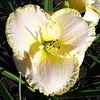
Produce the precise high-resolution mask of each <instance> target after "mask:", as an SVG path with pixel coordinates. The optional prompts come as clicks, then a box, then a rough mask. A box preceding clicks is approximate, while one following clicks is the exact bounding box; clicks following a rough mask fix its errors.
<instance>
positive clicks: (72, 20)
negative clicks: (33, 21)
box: [52, 9, 95, 65]
mask: <svg viewBox="0 0 100 100" xmlns="http://www.w3.org/2000/svg"><path fill="white" fill-rule="evenodd" d="M52 19H53V20H55V21H57V22H58V23H60V25H61V28H63V29H62V30H63V35H61V39H63V40H64V41H65V43H66V44H69V45H72V46H73V48H72V50H70V52H74V53H75V54H77V56H78V60H79V61H80V65H81V63H82V61H83V58H84V54H85V51H86V50H87V48H88V47H89V46H90V45H91V43H92V42H93V40H94V39H95V28H94V26H91V25H88V23H87V22H85V20H83V19H82V17H80V14H79V13H78V12H77V11H75V10H71V9H69V10H68V9H62V10H61V11H60V10H59V11H58V12H56V13H55V14H54V15H53V16H52ZM62 26H63V27H62ZM79 48H80V49H79Z"/></svg>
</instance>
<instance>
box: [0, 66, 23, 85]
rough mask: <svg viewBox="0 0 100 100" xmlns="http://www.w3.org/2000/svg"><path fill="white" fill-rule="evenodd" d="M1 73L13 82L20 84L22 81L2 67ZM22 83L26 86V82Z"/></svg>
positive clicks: (0, 68)
mask: <svg viewBox="0 0 100 100" xmlns="http://www.w3.org/2000/svg"><path fill="white" fill-rule="evenodd" d="M0 73H1V74H2V75H3V76H5V77H7V78H9V79H11V80H13V81H16V82H19V81H20V79H19V78H18V77H17V76H15V75H14V74H12V73H10V72H8V71H6V70H4V69H3V68H2V67H0ZM21 83H22V84H24V83H25V82H24V81H23V80H21Z"/></svg>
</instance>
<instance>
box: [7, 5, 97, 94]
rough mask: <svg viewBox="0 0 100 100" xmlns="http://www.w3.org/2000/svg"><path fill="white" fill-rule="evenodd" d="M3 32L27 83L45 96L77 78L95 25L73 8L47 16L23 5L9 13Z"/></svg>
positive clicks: (67, 86)
mask: <svg viewBox="0 0 100 100" xmlns="http://www.w3.org/2000/svg"><path fill="white" fill-rule="evenodd" d="M6 35H7V40H8V43H9V45H10V46H11V48H12V50H13V52H14V60H15V63H16V66H17V68H18V70H19V71H20V72H22V75H23V76H25V77H26V80H27V82H28V83H29V85H30V86H31V87H32V88H33V89H39V91H40V92H43V93H44V94H46V95H55V94H57V95H59V94H62V93H64V92H66V91H68V90H69V89H70V88H71V87H72V86H73V85H74V84H75V82H76V81H77V79H78V76H79V69H80V65H81V64H82V62H83V59H84V55H85V52H86V50H87V48H88V47H89V46H90V45H91V43H92V42H93V40H94V39H95V28H94V27H92V26H89V25H88V23H87V22H85V21H84V20H83V19H82V17H81V15H80V13H79V12H77V11H76V10H73V9H69V8H64V9H61V10H59V11H57V12H55V13H54V14H53V15H51V16H50V15H49V14H47V13H45V12H44V11H43V10H41V9H40V8H39V6H35V5H26V6H24V7H20V8H18V9H17V10H16V11H15V12H13V13H11V14H10V15H9V17H8V20H7V23H6Z"/></svg>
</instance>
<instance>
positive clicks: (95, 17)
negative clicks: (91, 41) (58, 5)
mask: <svg viewBox="0 0 100 100" xmlns="http://www.w3.org/2000/svg"><path fill="white" fill-rule="evenodd" d="M68 2H69V7H71V8H74V9H77V10H78V11H80V12H85V15H84V17H83V18H84V20H86V21H87V22H89V23H91V25H94V26H96V25H97V24H98V22H99V19H100V0H68Z"/></svg>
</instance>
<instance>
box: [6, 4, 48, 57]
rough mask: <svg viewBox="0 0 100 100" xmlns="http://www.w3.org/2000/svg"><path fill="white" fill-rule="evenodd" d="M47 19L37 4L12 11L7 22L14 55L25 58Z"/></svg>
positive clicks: (7, 30) (8, 35)
mask: <svg viewBox="0 0 100 100" xmlns="http://www.w3.org/2000/svg"><path fill="white" fill-rule="evenodd" d="M46 20H47V16H46V15H45V13H44V12H43V11H42V10H41V9H40V8H39V6H36V5H31V4H30V5H26V6H24V7H19V8H17V9H16V11H15V12H13V13H11V14H10V15H9V17H8V19H7V23H6V35H7V40H8V43H9V45H10V46H11V48H12V49H13V52H14V55H15V56H16V57H17V58H19V59H23V57H24V53H25V52H29V49H30V46H31V45H32V44H33V43H34V42H35V41H37V39H38V38H39V35H40V26H41V25H42V23H44V22H45V21H46Z"/></svg>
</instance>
